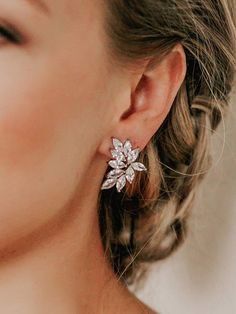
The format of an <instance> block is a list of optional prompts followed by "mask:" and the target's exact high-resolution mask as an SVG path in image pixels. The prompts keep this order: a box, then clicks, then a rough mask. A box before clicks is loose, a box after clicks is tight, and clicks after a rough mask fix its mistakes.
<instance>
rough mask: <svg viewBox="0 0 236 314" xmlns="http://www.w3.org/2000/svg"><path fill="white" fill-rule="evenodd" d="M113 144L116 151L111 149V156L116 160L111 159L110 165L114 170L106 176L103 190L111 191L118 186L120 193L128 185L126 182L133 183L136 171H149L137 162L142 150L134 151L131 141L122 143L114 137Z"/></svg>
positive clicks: (136, 149)
mask: <svg viewBox="0 0 236 314" xmlns="http://www.w3.org/2000/svg"><path fill="white" fill-rule="evenodd" d="M112 144H113V146H114V149H111V154H112V157H113V158H114V159H111V160H110V161H109V162H108V164H109V166H110V167H112V168H113V169H112V170H110V171H109V172H108V173H107V174H106V180H105V181H104V183H103V184H102V187H101V190H104V189H110V188H112V187H113V186H114V185H116V189H117V191H118V192H120V191H121V190H122V189H123V188H124V186H125V185H126V181H128V182H129V183H132V182H133V180H134V177H135V172H134V171H135V170H136V171H145V170H147V169H146V167H145V166H144V165H143V164H142V163H141V162H135V160H136V159H137V158H138V155H139V153H140V149H139V148H135V149H133V148H132V144H131V142H130V140H129V139H127V140H126V141H125V142H124V143H122V142H121V141H120V140H118V139H117V138H114V137H112Z"/></svg>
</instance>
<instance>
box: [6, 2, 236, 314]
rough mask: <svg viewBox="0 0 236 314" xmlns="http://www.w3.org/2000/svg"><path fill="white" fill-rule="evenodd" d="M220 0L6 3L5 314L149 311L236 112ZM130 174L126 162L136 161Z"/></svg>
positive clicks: (226, 16)
mask: <svg viewBox="0 0 236 314" xmlns="http://www.w3.org/2000/svg"><path fill="white" fill-rule="evenodd" d="M231 12H234V11H233V4H232V3H231V2H230V1H226V0H218V1H215V0H199V1H191V0H172V1H167V0H163V1H162V0H112V1H109V0H104V1H103V0H97V1H92V0H86V1H82V0H48V1H45V0H41V1H40V0H34V1H33V0H31V1H29V0H24V1H23V0H22V1H20V0H19V1H18V0H12V1H8V0H0V30H1V35H0V69H1V72H0V79H1V84H0V99H1V113H0V149H1V154H0V169H1V176H0V180H1V183H0V188H1V194H0V195H1V198H0V208H1V211H0V222H1V228H0V257H1V259H0V261H1V267H0V312H1V313H4V314H8V313H11V314H12V313H17V314H21V313H24V314H26V313H27V314H28V313H30V314H36V313H57V314H59V313H60V314H64V313H67V314H68V313H98V314H99V313H103V314H106V313H130V314H132V313H155V312H154V310H152V309H151V308H150V307H148V305H146V304H144V303H142V302H141V301H139V300H138V299H137V298H136V297H135V296H134V295H132V294H131V292H129V290H128V288H127V284H129V283H132V282H136V283H137V282H138V281H139V280H141V278H144V274H145V273H146V269H147V267H146V265H148V262H153V261H157V260H160V259H163V258H165V257H167V256H168V255H170V254H171V253H172V252H173V251H174V250H175V249H176V248H177V247H178V246H179V245H180V244H181V243H182V242H183V240H184V237H185V234H186V226H187V217H188V214H189V210H190V209H191V206H192V203H193V199H194V195H195V192H196V187H197V185H198V183H199V182H200V181H201V180H202V178H203V177H204V175H205V174H206V172H207V170H208V169H209V166H210V162H211V159H210V152H209V149H208V148H209V147H208V146H209V144H208V140H209V139H210V136H211V132H212V131H213V130H215V129H216V127H217V126H218V124H219V122H220V120H221V118H222V116H223V115H224V113H225V111H226V109H227V106H228V96H229V93H230V90H231V86H232V81H233V66H234V63H235V60H234V35H235V24H234V20H233V16H232V13H231ZM128 169H129V170H128Z"/></svg>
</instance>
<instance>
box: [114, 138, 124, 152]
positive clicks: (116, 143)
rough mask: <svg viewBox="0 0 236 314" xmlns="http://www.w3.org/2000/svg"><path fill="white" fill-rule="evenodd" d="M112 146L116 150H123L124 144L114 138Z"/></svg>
mask: <svg viewBox="0 0 236 314" xmlns="http://www.w3.org/2000/svg"><path fill="white" fill-rule="evenodd" d="M112 144H113V146H114V147H115V149H116V150H123V143H122V142H121V141H120V140H118V138H115V137H113V138H112Z"/></svg>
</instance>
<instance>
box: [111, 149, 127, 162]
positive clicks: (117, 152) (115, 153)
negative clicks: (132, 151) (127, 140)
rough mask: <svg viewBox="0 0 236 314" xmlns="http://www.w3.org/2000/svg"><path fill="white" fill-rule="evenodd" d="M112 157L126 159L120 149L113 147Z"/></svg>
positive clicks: (119, 159)
mask: <svg viewBox="0 0 236 314" xmlns="http://www.w3.org/2000/svg"><path fill="white" fill-rule="evenodd" d="M111 154H112V157H113V158H115V159H116V160H118V161H122V160H125V156H124V154H123V153H122V151H120V150H116V149H113V150H111Z"/></svg>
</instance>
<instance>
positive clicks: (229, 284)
mask: <svg viewBox="0 0 236 314" xmlns="http://www.w3.org/2000/svg"><path fill="white" fill-rule="evenodd" d="M234 94H235V93H234ZM229 110H230V111H229V114H228V116H227V117H226V120H225V127H226V130H225V143H224V130H223V124H222V123H221V126H220V127H219V128H218V129H217V131H216V133H215V134H214V136H213V148H214V151H213V157H214V165H213V167H212V168H211V170H210V172H209V173H208V174H207V176H206V177H205V181H204V182H203V183H202V185H201V188H200V190H199V194H198V195H199V196H198V197H197V198H196V203H195V207H194V208H193V210H192V217H191V219H190V225H189V234H188V237H187V240H186V241H185V243H184V244H183V245H182V247H180V248H179V250H178V251H177V252H175V253H174V254H173V255H172V256H171V257H169V258H168V259H166V260H164V261H161V262H158V263H156V264H155V265H154V266H152V267H151V272H150V275H149V277H148V281H147V282H146V284H145V287H144V288H142V289H141V290H140V291H137V292H135V294H136V295H137V296H138V297H139V298H140V299H141V300H143V301H144V302H145V303H147V304H149V305H150V306H151V307H152V308H153V309H156V310H157V311H159V312H160V314H200V313H201V314H222V313H223V314H234V313H236V96H235V95H234V96H233V97H232V101H231V107H230V109H229ZM222 149H223V152H222ZM130 290H132V291H133V289H132V287H130Z"/></svg>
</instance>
